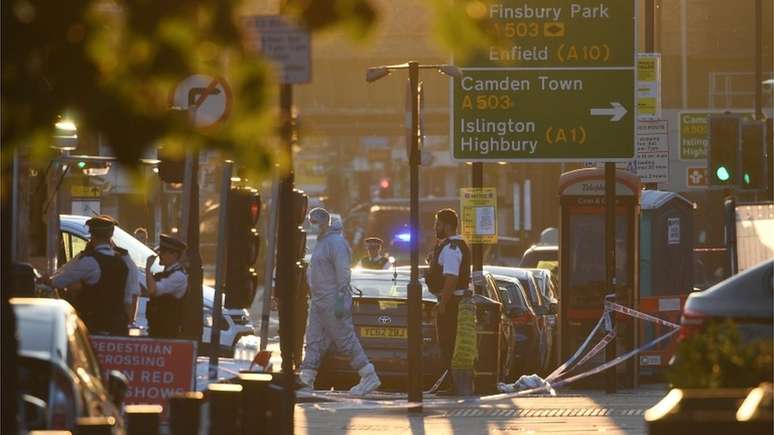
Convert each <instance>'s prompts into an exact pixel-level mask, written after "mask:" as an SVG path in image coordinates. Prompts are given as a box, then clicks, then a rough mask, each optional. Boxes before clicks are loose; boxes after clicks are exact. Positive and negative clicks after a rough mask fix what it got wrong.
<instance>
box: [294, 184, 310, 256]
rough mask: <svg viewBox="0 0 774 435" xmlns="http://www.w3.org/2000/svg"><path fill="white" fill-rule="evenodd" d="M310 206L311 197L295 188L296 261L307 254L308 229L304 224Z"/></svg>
mask: <svg viewBox="0 0 774 435" xmlns="http://www.w3.org/2000/svg"><path fill="white" fill-rule="evenodd" d="M308 208H309V197H307V196H306V194H305V193H304V192H302V191H300V190H298V189H293V220H294V223H295V226H296V231H295V234H294V235H295V241H294V242H295V244H296V245H295V246H296V249H295V251H294V252H295V255H296V261H303V260H304V255H305V254H306V231H304V228H303V225H304V220H305V219H306V212H307V209H308Z"/></svg>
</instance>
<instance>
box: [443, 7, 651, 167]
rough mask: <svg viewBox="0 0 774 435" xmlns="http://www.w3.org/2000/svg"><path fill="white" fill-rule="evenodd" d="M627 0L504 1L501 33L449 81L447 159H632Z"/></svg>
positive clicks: (498, 24)
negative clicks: (449, 154) (449, 155)
mask: <svg viewBox="0 0 774 435" xmlns="http://www.w3.org/2000/svg"><path fill="white" fill-rule="evenodd" d="M634 6H635V3H634V0H615V1H614V0H603V1H599V2H571V1H568V0H521V1H515V0H502V1H499V2H494V3H490V4H489V5H488V16H489V17H490V18H491V26H492V29H491V31H492V32H494V33H493V34H494V35H496V36H497V39H498V41H500V42H499V43H498V44H497V45H496V46H493V47H490V48H489V50H488V51H486V52H485V53H480V54H479V55H478V56H477V57H475V58H474V59H473V60H471V61H470V62H468V63H467V64H466V65H461V66H462V69H463V73H464V77H463V78H462V79H459V80H457V79H455V80H454V83H453V84H452V98H451V100H452V111H453V114H452V117H451V119H452V125H451V126H450V135H451V137H452V141H451V143H452V157H453V158H455V159H457V160H464V161H487V160H494V161H540V160H549V161H551V160H553V161H572V160H583V161H585V160H590V159H593V160H602V161H615V160H624V159H631V158H633V157H634V150H635V122H636V113H635V112H636V106H635V92H636V86H635V83H636V41H635V25H634V24H635V7H634Z"/></svg>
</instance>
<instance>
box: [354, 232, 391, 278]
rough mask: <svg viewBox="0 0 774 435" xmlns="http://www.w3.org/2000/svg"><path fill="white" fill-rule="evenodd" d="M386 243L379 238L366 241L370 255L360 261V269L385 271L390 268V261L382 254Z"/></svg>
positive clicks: (370, 238)
mask: <svg viewBox="0 0 774 435" xmlns="http://www.w3.org/2000/svg"><path fill="white" fill-rule="evenodd" d="M383 244H384V242H383V241H382V239H380V238H378V237H369V238H367V239H365V245H366V249H367V250H368V255H367V256H365V257H363V258H361V259H360V267H362V268H363V269H376V270H385V269H389V268H390V260H389V259H388V258H387V257H386V256H385V255H384V254H382V245H383Z"/></svg>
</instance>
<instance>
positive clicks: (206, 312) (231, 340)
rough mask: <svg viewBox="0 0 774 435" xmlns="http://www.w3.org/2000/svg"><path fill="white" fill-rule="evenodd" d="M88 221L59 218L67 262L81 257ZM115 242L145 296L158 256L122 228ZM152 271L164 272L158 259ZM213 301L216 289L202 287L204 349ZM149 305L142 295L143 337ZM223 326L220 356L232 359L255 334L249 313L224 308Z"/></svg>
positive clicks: (139, 322)
mask: <svg viewBox="0 0 774 435" xmlns="http://www.w3.org/2000/svg"><path fill="white" fill-rule="evenodd" d="M88 219H89V218H88V217H87V216H76V215H60V217H59V222H60V231H61V233H62V239H61V240H62V242H63V244H64V246H63V249H62V250H61V252H64V255H65V258H64V260H65V261H68V260H70V259H71V258H73V256H75V255H78V253H79V252H81V251H82V250H83V249H84V248H85V247H86V243H87V242H88V240H89V231H88V228H87V227H86V221H87V220H88ZM113 243H115V244H116V245H117V246H120V247H121V248H124V249H126V250H127V251H129V256H130V257H131V258H132V261H134V263H135V264H137V267H138V269H139V273H140V276H139V281H140V285H141V286H142V288H143V289H142V290H143V294H144V293H145V259H146V258H148V256H150V255H156V253H155V252H153V250H152V249H150V248H149V247H147V246H145V245H144V244H143V243H142V242H140V241H139V240H137V239H135V238H134V237H133V236H132V235H130V234H129V233H127V232H126V231H124V230H123V229H121V228H120V227H116V229H115V231H114V232H113ZM152 270H153V271H154V272H160V271H161V270H162V267H161V266H160V265H159V264H158V260H156V264H154V265H153V268H152ZM214 298H215V289H213V288H212V287H209V286H206V285H205V286H202V308H203V316H204V317H203V319H202V326H203V328H202V339H201V343H202V344H203V345H204V346H208V345H209V343H210V331H211V328H212V325H213V318H212V307H213V303H212V301H213V299H214ZM147 304H148V298H147V297H146V296H141V297H140V299H139V301H138V304H137V313H136V316H135V319H134V323H135V325H136V326H137V327H139V329H140V330H141V331H142V332H141V334H147V327H148V320H147V318H146V317H145V309H146V306H147ZM221 324H222V325H223V326H222V328H221V332H220V353H221V354H222V355H224V356H233V354H234V346H235V345H236V343H237V341H239V339H240V338H241V337H243V336H245V335H253V334H255V328H254V327H253V325H252V322H251V320H250V313H249V312H248V311H247V310H246V309H226V308H225V307H224V308H223V317H222V320H221ZM201 350H203V349H200V351H201Z"/></svg>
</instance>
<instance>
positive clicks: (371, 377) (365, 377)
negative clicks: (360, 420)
mask: <svg viewBox="0 0 774 435" xmlns="http://www.w3.org/2000/svg"><path fill="white" fill-rule="evenodd" d="M357 373H358V374H359V375H360V382H359V383H358V384H357V385H355V386H354V387H352V388H350V389H349V392H350V393H351V394H353V395H355V396H365V395H366V394H368V393H370V392H372V391H374V390H375V389H377V388H379V385H382V381H380V380H379V376H377V375H376V369H374V365H373V364H370V363H369V364H368V365H367V366H365V367H363V368H362V369H360V370H358V372H357Z"/></svg>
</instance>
